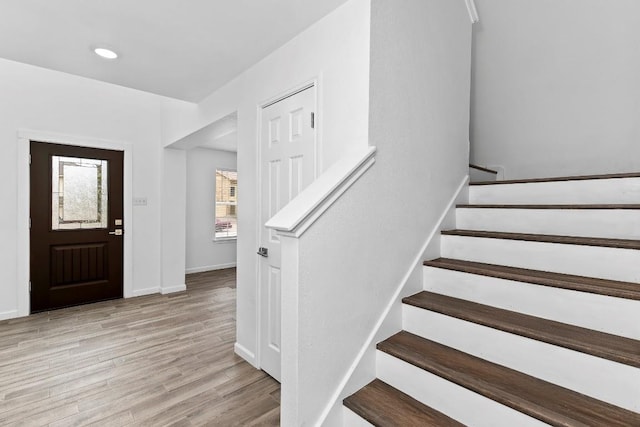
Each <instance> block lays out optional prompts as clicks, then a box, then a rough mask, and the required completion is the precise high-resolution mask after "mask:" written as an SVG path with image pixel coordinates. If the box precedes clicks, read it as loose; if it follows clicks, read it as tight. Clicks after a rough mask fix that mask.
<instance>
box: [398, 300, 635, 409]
mask: <svg viewBox="0 0 640 427" xmlns="http://www.w3.org/2000/svg"><path fill="white" fill-rule="evenodd" d="M403 324H404V330H406V331H408V332H411V333H413V334H416V335H420V336H422V337H424V338H427V339H429V340H432V341H436V342H439V343H441V344H444V345H446V346H449V347H453V348H455V349H458V350H460V351H463V352H465V353H469V354H472V355H474V356H477V357H481V358H483V359H485V360H488V361H490V362H494V363H497V364H499V365H503V366H506V367H509V368H512V369H515V370H517V371H520V372H524V373H526V374H529V375H532V376H534V377H537V378H540V379H542V380H545V381H548V382H551V383H554V384H557V385H560V386H562V387H566V388H569V389H572V390H575V391H577V392H579V393H583V394H586V395H589V396H592V397H595V398H596V399H600V400H603V401H605V402H609V403H611V404H613V405H617V406H621V407H623V408H627V409H629V410H632V411H636V412H637V411H640V369H638V368H635V367H632V366H628V365H623V364H621V363H617V362H612V361H610V360H607V359H602V358H599V357H595V356H591V355H588V354H585V353H580V352H577V351H574V350H569V349H566V348H563V347H559V346H555V345H551V344H547V343H544V342H541V341H536V340H533V339H529V338H525V337H521V336H519V335H515V334H510V333H506V332H503V331H499V330H496V329H493V328H489V327H486V326H482V325H478V324H475V323H472V322H467V321H464V320H460V319H456V318H453V317H449V316H445V315H442V314H439V313H434V312H431V311H428V310H423V309H420V308H417V307H413V306H409V305H405V306H404V307H403Z"/></svg>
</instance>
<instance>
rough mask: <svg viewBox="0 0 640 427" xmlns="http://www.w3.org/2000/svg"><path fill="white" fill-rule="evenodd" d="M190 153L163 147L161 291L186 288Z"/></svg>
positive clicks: (176, 290)
mask: <svg viewBox="0 0 640 427" xmlns="http://www.w3.org/2000/svg"><path fill="white" fill-rule="evenodd" d="M186 193H187V153H186V151H184V150H174V149H170V148H165V149H163V150H162V218H161V220H162V221H161V222H162V285H161V290H160V291H161V292H162V293H163V294H165V293H171V292H179V291H184V290H185V289H186V288H187V286H186V283H185V267H184V266H185V263H186V261H185V252H186V222H187V220H186V205H187V194H186Z"/></svg>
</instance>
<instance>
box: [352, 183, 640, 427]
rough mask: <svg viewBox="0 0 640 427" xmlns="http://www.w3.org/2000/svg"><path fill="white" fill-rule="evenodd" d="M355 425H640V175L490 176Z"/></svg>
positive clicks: (460, 213) (428, 271)
mask: <svg viewBox="0 0 640 427" xmlns="http://www.w3.org/2000/svg"><path fill="white" fill-rule="evenodd" d="M456 227H457V229H455V230H450V231H445V232H443V233H442V236H441V256H442V258H439V259H435V260H431V261H426V262H425V263H424V270H423V276H424V290H423V291H422V292H420V293H418V294H416V295H413V296H410V297H407V298H404V299H403V330H402V331H401V332H399V333H397V334H395V335H393V336H392V337H390V338H388V339H387V340H385V341H383V342H380V343H379V344H378V346H377V355H376V369H377V378H376V379H375V380H374V381H373V382H371V383H370V384H368V385H367V386H365V387H364V388H362V389H361V390H359V391H358V392H356V393H355V394H353V395H351V396H349V397H348V398H346V399H345V400H344V402H343V405H344V408H345V409H344V425H345V426H360V425H362V426H368V425H376V426H458V425H470V426H492V427H495V426H509V427H511V426H518V427H520V426H540V425H554V426H626V427H628V426H640V174H617V175H600V176H589V177H567V178H552V179H534V180H516V181H498V182H481V183H475V184H471V185H470V187H469V204H466V205H460V206H458V207H457V208H456Z"/></svg>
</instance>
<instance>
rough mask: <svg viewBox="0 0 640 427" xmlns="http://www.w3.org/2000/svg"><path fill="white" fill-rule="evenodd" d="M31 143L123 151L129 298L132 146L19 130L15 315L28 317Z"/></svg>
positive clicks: (126, 292)
mask: <svg viewBox="0 0 640 427" xmlns="http://www.w3.org/2000/svg"><path fill="white" fill-rule="evenodd" d="M31 141H38V142H50V143H54V144H63V145H71V146H80V147H90V148H102V149H106V150H115V151H124V177H123V180H124V182H123V184H124V193H123V198H124V218H123V219H124V223H125V224H129V225H128V226H127V232H126V233H124V248H123V250H124V252H123V260H122V262H123V292H124V297H125V298H130V297H132V296H133V241H132V235H133V233H132V225H133V215H132V214H133V206H132V203H133V179H132V178H133V159H132V155H133V145H132V144H130V143H128V142H122V141H113V140H106V139H97V138H90V137H81V136H77V135H65V134H59V133H54V132H43V131H34V130H29V129H19V130H18V138H17V150H16V151H17V168H18V181H17V208H18V209H17V211H18V214H17V218H16V219H17V221H16V232H17V247H16V254H17V271H18V277H17V305H16V307H17V316H18V317H23V316H28V315H29V314H31V307H30V305H31V304H30V295H29V276H30V250H31V247H30V232H29V215H30V214H29V206H30V199H31V191H30V170H29V169H30V168H29V155H30V149H29V147H30V143H31Z"/></svg>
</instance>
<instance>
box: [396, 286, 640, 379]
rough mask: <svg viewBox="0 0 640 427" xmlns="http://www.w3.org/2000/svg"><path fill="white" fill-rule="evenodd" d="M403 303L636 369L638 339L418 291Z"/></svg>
mask: <svg viewBox="0 0 640 427" xmlns="http://www.w3.org/2000/svg"><path fill="white" fill-rule="evenodd" d="M402 302H403V303H405V304H409V305H412V306H415V307H419V308H423V309H425V310H429V311H433V312H436V313H440V314H444V315H446V316H451V317H455V318H457V319H461V320H466V321H468V322H473V323H476V324H479V325H484V326H487V327H490V328H494V329H498V330H501V331H505V332H509V333H512V334H516V335H520V336H523V337H527V338H531V339H534V340H538V341H542V342H546V343H549V344H553V345H557V346H560V347H565V348H569V349H572V350H575V351H579V352H582V353H586V354H591V355H593V356H597V357H601V358H604V359H608V360H612V361H615V362H618V363H623V364H625V365H630V366H634V367H636V368H640V341H638V340H634V339H631V338H626V337H621V336H617V335H612V334H607V333H605V332H599V331H594V330H591V329H586V328H581V327H579V326H574V325H569V324H567V323H561V322H556V321H554V320H548V319H543V318H540V317H534V316H530V315H527V314H522V313H517V312H515V311H509V310H504V309H501V308H496V307H491V306H488V305H484V304H478V303H475V302H471V301H466V300H462V299H459V298H453V297H449V296H446V295H441V294H435V293H432V292H426V291H423V292H420V293H418V294H415V295H412V296H410V297H407V298H404V299H403V300H402Z"/></svg>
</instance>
